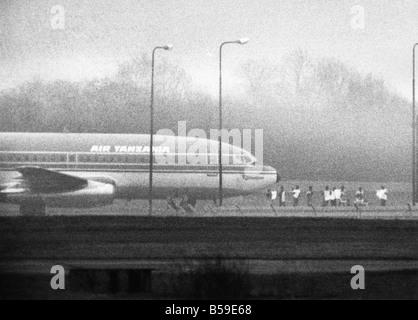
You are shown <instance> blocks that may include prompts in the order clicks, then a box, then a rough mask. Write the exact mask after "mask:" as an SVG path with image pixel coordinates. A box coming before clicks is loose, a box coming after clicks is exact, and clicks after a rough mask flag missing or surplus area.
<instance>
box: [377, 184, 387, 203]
mask: <svg viewBox="0 0 418 320" xmlns="http://www.w3.org/2000/svg"><path fill="white" fill-rule="evenodd" d="M376 195H377V197H378V198H379V199H380V205H381V206H382V207H385V206H386V202H387V200H388V189H386V188H385V186H382V189H380V190H377V191H376Z"/></svg>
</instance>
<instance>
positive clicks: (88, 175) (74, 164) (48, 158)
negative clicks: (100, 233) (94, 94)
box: [0, 133, 280, 216]
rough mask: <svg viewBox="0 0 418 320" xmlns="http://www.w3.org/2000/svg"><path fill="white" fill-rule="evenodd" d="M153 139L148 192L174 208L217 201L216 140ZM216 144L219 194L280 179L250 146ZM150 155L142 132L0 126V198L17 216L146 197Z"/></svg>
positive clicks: (252, 188)
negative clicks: (15, 129) (1, 130)
mask: <svg viewBox="0 0 418 320" xmlns="http://www.w3.org/2000/svg"><path fill="white" fill-rule="evenodd" d="M153 145H154V147H153V164H152V166H153V198H155V199H166V200H167V202H168V204H169V205H170V206H171V207H173V208H174V209H177V208H178V206H176V204H175V203H174V200H173V199H174V198H176V197H179V196H183V199H186V202H187V203H186V204H187V205H191V206H192V207H194V206H195V205H196V201H197V199H211V200H214V201H215V202H216V199H217V197H218V195H219V165H218V160H219V159H218V154H217V150H218V147H219V142H218V141H215V140H209V139H202V138H193V137H175V136H169V135H168V136H164V135H155V136H154V144H153ZM196 146H197V147H196ZM222 148H223V150H224V152H225V153H223V155H222V165H223V168H222V175H223V195H224V196H225V197H234V196H242V195H247V194H251V193H254V192H255V191H257V190H262V189H265V188H268V187H269V186H272V185H274V184H276V183H277V182H278V181H279V180H280V177H279V175H278V172H277V171H276V169H274V168H272V167H269V166H261V165H260V166H259V165H257V159H256V158H255V157H254V156H253V155H252V154H251V153H250V152H248V151H246V150H244V149H242V148H238V147H236V146H233V145H231V144H228V143H222ZM149 160H150V136H149V135H133V134H129V135H125V134H76V133H0V202H3V203H8V204H12V205H19V206H20V214H22V215H34V216H44V215H46V208H92V207H102V206H107V205H111V204H113V202H114V201H115V200H116V199H125V200H134V199H148V198H149V175H150V163H149ZM260 168H261V169H260Z"/></svg>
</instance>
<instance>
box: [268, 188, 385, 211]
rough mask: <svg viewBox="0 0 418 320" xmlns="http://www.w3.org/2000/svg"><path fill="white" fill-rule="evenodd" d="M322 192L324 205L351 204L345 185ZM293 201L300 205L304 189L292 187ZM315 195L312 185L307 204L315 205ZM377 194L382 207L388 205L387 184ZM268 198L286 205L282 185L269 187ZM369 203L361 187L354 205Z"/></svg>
mask: <svg viewBox="0 0 418 320" xmlns="http://www.w3.org/2000/svg"><path fill="white" fill-rule="evenodd" d="M321 194H322V206H323V207H326V206H332V207H339V206H349V205H350V199H348V198H347V196H346V190H345V187H344V186H341V187H340V188H336V187H333V188H332V189H331V188H330V187H329V186H326V187H325V189H324V190H323V191H321ZM290 195H291V198H292V203H293V206H294V207H297V206H298V205H299V200H300V198H301V195H302V191H301V190H300V188H299V186H298V185H296V186H295V187H292V191H291V192H290ZM313 196H314V190H313V187H312V186H310V187H309V188H308V190H307V191H306V204H307V205H308V206H313ZM376 196H377V197H378V198H379V200H380V205H381V206H382V207H384V206H386V202H387V199H388V190H387V189H386V187H385V186H382V187H381V189H379V190H377V191H376ZM267 198H268V199H269V200H270V201H272V202H273V201H275V200H278V201H279V206H280V207H285V206H286V191H285V189H284V187H283V186H281V187H280V189H279V190H278V191H277V190H271V189H269V190H268V191H267ZM366 204H367V201H366V199H365V193H364V190H363V188H362V187H360V188H359V189H358V190H357V191H356V194H355V200H354V205H355V206H364V205H366Z"/></svg>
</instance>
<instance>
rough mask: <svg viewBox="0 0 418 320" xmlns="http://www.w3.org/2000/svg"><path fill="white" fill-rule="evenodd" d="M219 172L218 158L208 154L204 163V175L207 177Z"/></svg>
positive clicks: (214, 175)
mask: <svg viewBox="0 0 418 320" xmlns="http://www.w3.org/2000/svg"><path fill="white" fill-rule="evenodd" d="M218 174H219V167H218V158H217V156H215V155H209V156H208V161H207V163H206V175H207V176H208V177H217V176H218Z"/></svg>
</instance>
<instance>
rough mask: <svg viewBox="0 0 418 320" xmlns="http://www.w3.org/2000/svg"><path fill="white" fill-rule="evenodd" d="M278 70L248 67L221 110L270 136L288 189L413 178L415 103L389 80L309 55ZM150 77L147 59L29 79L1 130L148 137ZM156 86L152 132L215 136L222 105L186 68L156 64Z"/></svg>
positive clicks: (267, 148) (11, 93)
mask: <svg viewBox="0 0 418 320" xmlns="http://www.w3.org/2000/svg"><path fill="white" fill-rule="evenodd" d="M275 61H276V62H272V61H268V60H266V59H263V60H261V59H260V60H256V59H255V60H248V61H245V62H243V63H242V64H241V66H240V67H238V68H237V69H236V70H235V73H236V74H235V76H236V78H237V79H239V80H240V81H241V82H240V83H242V88H241V89H242V90H240V94H233V93H230V92H229V93H226V94H225V96H224V103H223V106H224V127H225V128H227V129H228V130H231V129H234V128H237V129H240V130H242V129H263V130H264V163H265V164H268V165H272V166H274V167H276V168H277V169H278V170H279V172H280V173H281V175H282V177H283V179H285V180H298V179H301V180H302V179H303V180H307V179H308V180H333V181H349V180H352V181H382V182H389V181H407V180H409V179H410V171H411V169H410V162H411V157H412V153H411V149H412V146H411V119H410V118H411V116H410V104H409V103H408V102H407V101H405V100H404V99H403V98H401V97H400V96H398V95H397V94H396V93H394V92H392V91H391V90H390V89H389V88H388V87H387V86H386V85H385V83H384V81H383V80H381V79H380V78H379V77H376V76H374V75H373V74H365V73H362V72H360V71H358V70H356V69H355V68H353V67H351V66H349V65H347V64H345V63H343V62H341V61H339V60H338V59H334V58H329V57H326V58H325V57H324V58H317V57H316V58H313V57H312V56H310V55H309V53H307V52H306V51H304V50H303V49H299V50H295V51H290V52H288V53H287V54H286V55H284V56H283V57H281V59H280V62H277V60H275ZM150 71H151V65H150V60H149V58H148V57H147V56H146V55H142V56H139V57H138V58H136V59H132V60H130V61H127V62H124V63H121V64H120V65H119V68H118V71H117V72H115V73H114V74H113V75H111V76H107V77H104V78H100V79H95V80H89V81H79V82H70V81H63V80H57V81H44V80H41V79H33V80H31V81H28V82H26V83H24V84H22V85H20V86H18V87H16V88H14V89H7V90H3V91H0V114H1V117H0V130H1V131H4V132H6V131H15V132H96V133H148V132H149V103H150V99H149V98H150V73H151V72H150ZM155 79H156V82H155V88H156V90H155V110H156V114H155V117H156V122H155V125H156V131H157V130H159V129H163V128H167V129H171V130H173V131H174V132H175V133H176V132H177V124H178V121H187V128H188V129H189V130H190V129H193V128H201V129H204V130H206V132H207V134H208V136H209V130H210V129H211V128H217V127H218V99H217V98H216V97H213V96H211V95H209V94H208V93H207V92H205V91H204V90H202V89H197V88H198V86H195V85H194V83H193V81H192V80H191V79H192V78H191V77H190V75H189V74H188V73H187V72H186V71H185V70H184V69H183V68H181V67H180V66H179V65H177V64H176V63H173V62H171V61H168V60H164V59H163V58H160V59H159V63H158V65H157V69H156V76H155ZM252 151H254V150H252ZM253 153H254V152H253Z"/></svg>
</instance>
